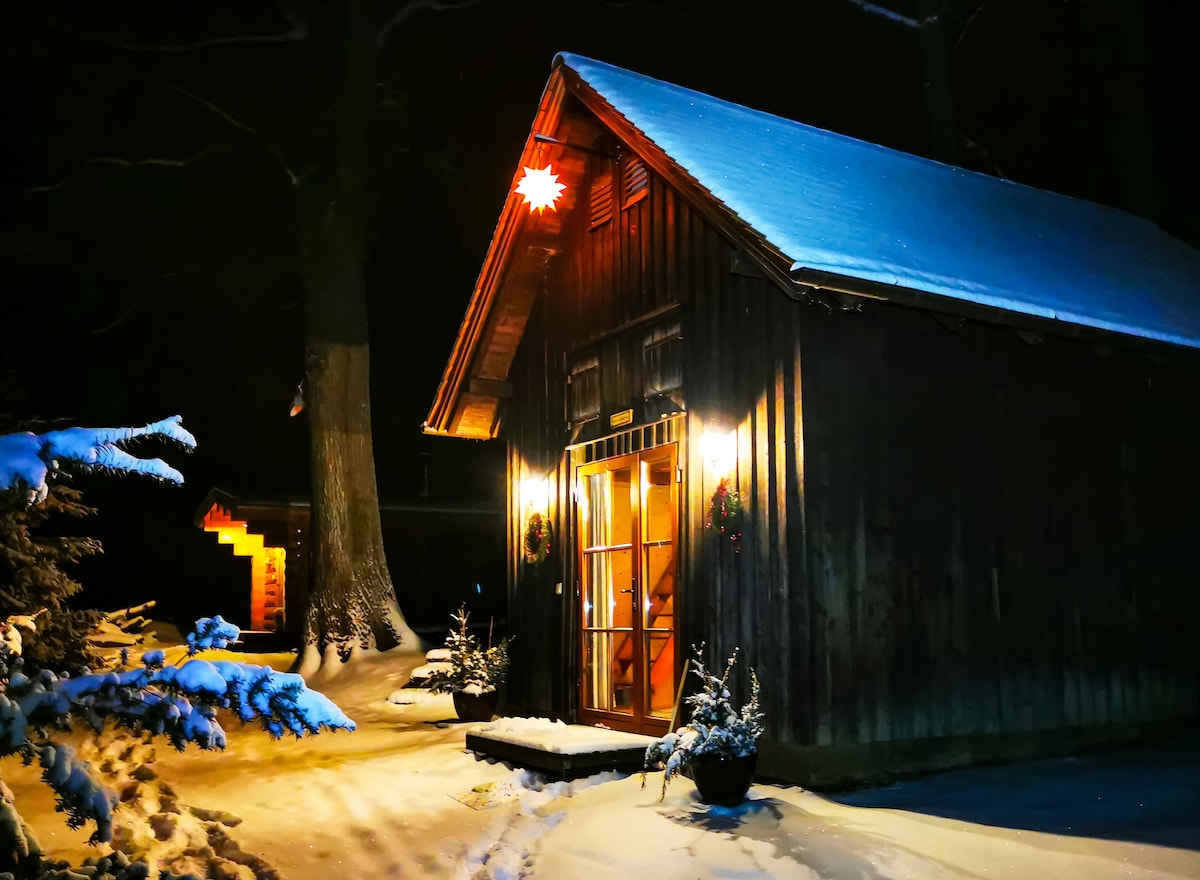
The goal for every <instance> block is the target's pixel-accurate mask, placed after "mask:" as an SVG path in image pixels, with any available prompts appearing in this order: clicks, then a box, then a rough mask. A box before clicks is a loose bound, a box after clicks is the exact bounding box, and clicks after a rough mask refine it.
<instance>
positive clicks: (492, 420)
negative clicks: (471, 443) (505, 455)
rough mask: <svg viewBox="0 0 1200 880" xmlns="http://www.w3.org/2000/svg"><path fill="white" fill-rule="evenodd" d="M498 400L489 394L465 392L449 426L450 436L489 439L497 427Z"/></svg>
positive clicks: (493, 435)
mask: <svg viewBox="0 0 1200 880" xmlns="http://www.w3.org/2000/svg"><path fill="white" fill-rule="evenodd" d="M499 410H500V400H499V399H498V398H496V397H493V396H492V395H490V394H479V393H474V392H470V391H468V392H465V393H463V394H461V395H460V396H459V406H458V410H457V412H456V413H455V417H454V421H453V423H452V425H451V427H450V435H451V436H452V437H462V438H464V439H467V440H491V439H493V438H494V437H495V436H496V432H497V430H498V429H499V426H500V425H499Z"/></svg>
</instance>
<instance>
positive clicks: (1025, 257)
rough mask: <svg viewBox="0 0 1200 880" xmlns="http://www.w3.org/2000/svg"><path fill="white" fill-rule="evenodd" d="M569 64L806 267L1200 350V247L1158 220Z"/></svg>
mask: <svg viewBox="0 0 1200 880" xmlns="http://www.w3.org/2000/svg"><path fill="white" fill-rule="evenodd" d="M557 63H560V64H562V65H565V66H566V67H567V68H568V69H569V70H571V71H573V72H574V73H575V74H577V75H578V77H579V78H580V79H581V80H582V81H583V82H584V83H585V84H586V85H587V86H588V87H590V88H591V89H592V90H593V91H594V92H595V93H596V94H597V95H598V96H599V97H600V98H602V99H603V100H604V101H605V102H607V103H608V104H609V105H610V106H611V107H612V109H613V110H615V111H616V112H617V113H618V114H620V115H621V116H622V117H624V118H625V120H626V121H627V122H628V123H629V124H630V125H632V126H633V127H634V128H636V129H638V130H639V131H640V132H641V133H642V134H644V135H645V137H646V138H647V139H649V140H650V141H652V142H653V144H654V145H656V146H657V147H658V148H659V149H660V150H661V151H662V152H663V153H664V154H665V155H666V156H667V157H668V158H669V159H670V160H671V161H672V162H674V163H675V164H676V165H677V166H678V167H679V168H680V169H681V170H682V171H683V172H684V173H686V174H687V175H689V176H690V177H691V178H693V179H694V180H695V182H696V183H697V184H699V185H700V186H701V187H703V188H704V189H706V190H707V191H708V192H709V193H711V194H712V196H713V198H714V199H716V200H717V201H719V202H721V203H723V204H724V206H725V207H726V208H727V209H728V210H729V211H731V212H732V213H733V214H735V215H736V216H737V218H739V219H740V220H741V221H742V222H744V223H745V224H746V225H747V226H748V227H750V228H751V229H752V230H754V231H755V232H757V233H758V235H760V236H762V238H764V239H765V240H766V241H767V242H769V243H770V244H771V245H773V246H774V247H775V248H777V249H778V250H779V251H781V252H782V253H783V254H784V255H785V256H786V257H787V258H788V259H790V260H791V261H792V269H793V270H795V271H798V270H805V269H809V270H815V271H817V272H827V273H833V274H835V275H838V276H842V277H845V278H851V279H859V280H862V281H867V282H874V283H879V284H885V285H894V286H897V287H900V288H904V289H906V290H909V291H917V292H922V293H930V294H936V295H939V296H945V297H950V298H952V299H955V300H960V301H966V302H970V303H976V304H980V305H984V306H989V307H993V308H997V309H1003V310H1006V311H1009V312H1016V313H1019V314H1023V315H1031V316H1035V317H1038V318H1047V319H1052V320H1058V321H1063V322H1067V323H1070V324H1076V325H1082V326H1085V327H1093V328H1099V329H1102V330H1110V331H1115V332H1117V333H1123V334H1130V335H1133V336H1138V337H1143V338H1146V339H1154V340H1160V341H1164V342H1169V343H1175V344H1178V345H1184V346H1189V347H1193V348H1200V253H1198V252H1197V251H1195V250H1193V249H1192V248H1190V247H1188V246H1187V245H1185V244H1184V243H1182V242H1180V241H1178V240H1177V239H1175V238H1173V237H1171V236H1170V235H1168V234H1167V233H1165V232H1163V231H1162V230H1161V229H1159V228H1158V227H1157V226H1155V225H1154V224H1153V223H1151V222H1149V221H1147V220H1144V219H1142V218H1140V217H1136V216H1134V215H1131V214H1128V213H1125V212H1122V211H1119V210H1116V209H1113V208H1106V207H1102V206H1100V205H1096V204H1093V203H1091V202H1086V201H1082V200H1079V199H1073V198H1069V197H1067V196H1062V195H1058V194H1055V193H1050V192H1046V191H1044V190H1039V189H1035V188H1033V187H1029V186H1023V185H1021V184H1016V183H1012V182H1011V181H1007V180H1002V179H999V178H994V177H989V176H987V175H983V174H978V173H975V172H972V171H965V170H963V169H961V168H955V167H952V166H949V165H945V164H942V163H939V162H934V161H931V160H929V159H923V158H920V157H917V156H912V155H909V154H906V153H901V152H898V151H896V150H891V149H888V148H886V147H881V146H878V145H875V144H871V143H867V142H865V141H860V140H855V139H854V138H850V137H846V136H844V135H839V134H835V133H833V132H829V131H823V130H821V129H818V128H813V127H812V126H809V125H804V124H802V123H799V122H794V121H792V120H789V119H784V118H782V117H779V116H773V115H771V114H769V113H763V112H761V111H757V110H751V109H749V108H746V107H743V106H740V105H738V104H733V103H730V102H728V101H722V100H720V99H718V98H714V97H712V96H710V95H705V94H702V93H700V92H696V91H692V90H691V89H686V88H682V87H680V86H676V85H672V84H670V83H666V82H662V81H660V80H656V79H652V78H650V77H648V76H642V75H640V74H637V73H633V72H631V71H628V70H624V69H622V68H619V67H614V66H612V65H610V64H605V63H603V62H600V61H594V60H592V59H590V58H584V57H581V56H579V55H572V54H561V55H559V56H558V59H557Z"/></svg>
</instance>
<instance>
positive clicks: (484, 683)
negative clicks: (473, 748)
mask: <svg viewBox="0 0 1200 880" xmlns="http://www.w3.org/2000/svg"><path fill="white" fill-rule="evenodd" d="M450 617H451V619H452V620H453V621H454V622H455V624H456V625H457V630H456V629H453V628H452V629H451V630H450V634H449V635H448V636H447V637H446V649H447V651H448V652H449V655H450V656H449V658H448V659H447V660H446V661H445V664H444V665H442V664H439V666H441V668H438V669H435V670H434V672H433V674H432V675H430V677H429V689H430V690H431V691H433V693H435V694H445V693H448V694H451V695H452V696H453V697H454V711H455V712H456V713H457V714H458V717H459V718H460V719H462V720H463V721H490V720H491V719H492V716H493V715H495V714H496V704H497V702H498V700H499V688H500V685H502V684H503V683H504V679H505V677H506V676H507V675H508V643H509V640H508V639H503V640H501V642H500V643H499V644H497V645H493V644H491V636H490V635H489V637H488V646H487V647H486V648H483V647H480V645H479V640H478V639H477V638H476V637H475V636H474V635H472V634H471V632H470V631H469V630H468V628H467V619H468V618H469V617H470V615H469V614H468V613H467V609H466V606H462V607H460V608H459V609H458V613H457V614H452V615H450Z"/></svg>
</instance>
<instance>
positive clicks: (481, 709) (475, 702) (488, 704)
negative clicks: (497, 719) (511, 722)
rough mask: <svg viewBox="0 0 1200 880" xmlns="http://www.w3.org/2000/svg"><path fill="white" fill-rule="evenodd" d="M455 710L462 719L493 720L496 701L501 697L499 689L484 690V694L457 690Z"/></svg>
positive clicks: (454, 695) (455, 693)
mask: <svg viewBox="0 0 1200 880" xmlns="http://www.w3.org/2000/svg"><path fill="white" fill-rule="evenodd" d="M453 697H454V712H455V714H456V715H458V717H459V720H461V721H491V720H492V717H493V716H494V715H495V714H496V703H497V701H498V700H499V699H500V692H499V691H484V692H483V693H482V694H468V693H465V692H464V691H455V692H454V694H453Z"/></svg>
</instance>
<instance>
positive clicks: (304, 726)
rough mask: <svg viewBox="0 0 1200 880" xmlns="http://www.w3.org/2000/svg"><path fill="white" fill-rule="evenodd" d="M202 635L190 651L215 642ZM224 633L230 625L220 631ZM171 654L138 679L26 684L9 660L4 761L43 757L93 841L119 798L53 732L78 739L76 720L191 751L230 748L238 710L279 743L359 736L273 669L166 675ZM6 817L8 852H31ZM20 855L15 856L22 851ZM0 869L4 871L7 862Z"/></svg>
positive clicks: (217, 667)
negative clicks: (228, 722)
mask: <svg viewBox="0 0 1200 880" xmlns="http://www.w3.org/2000/svg"><path fill="white" fill-rule="evenodd" d="M205 620H206V621H207V622H208V623H209V624H210V625H209V626H206V627H204V629H205V630H206V631H207V632H208V633H209V635H208V636H205V635H200V634H197V633H193V634H192V635H190V636H189V644H197V645H198V644H202V643H205V642H206V641H208V642H212V641H213V638H212V632H213V630H214V627H213V626H212V625H211V624H212V621H213V620H219V618H212V619H208V618H206V619H205ZM221 623H223V621H222V622H221ZM216 629H218V630H219V631H220V633H221V636H220V637H219V638H217V639H216V641H217V642H220V641H222V640H224V639H225V638H226V637H228V636H229V630H230V629H232V630H233V632H232V639H230V640H236V639H237V636H238V635H239V633H238V632H237V630H236V627H230V625H228V624H225V625H224V626H221V627H216ZM163 659H164V658H163V652H162V651H148V652H146V653H145V654H144V655H143V656H142V665H141V666H139V667H136V668H131V669H120V670H114V671H110V672H102V673H95V674H90V673H89V674H86V675H80V676H78V677H76V678H69V677H61V678H60V677H59V676H57V675H55V674H54V673H53V672H49V671H47V670H42V671H39V672H37V673H35V674H33V675H32V676H30V675H26V674H25V671H24V663H23V661H22V660H21V658H19V657H15V658H11V660H10V661H9V662H4V661H3V660H0V757H3V756H5V755H11V754H17V753H20V754H22V755H24V756H26V758H27V759H29V758H34V757H36V758H37V759H38V760H39V761H40V763H41V765H42V770H43V772H42V779H43V781H45V782H46V784H47V785H49V786H50V787H51V788H52V789H53V790H54V792H55V795H56V797H57V798H58V803H59V809H60V811H62V812H64V813H66V815H67V823H68V824H69V825H70V826H71V827H73V828H76V827H80V826H81V825H83V824H85V823H86V822H95V823H96V829H95V831H94V832H93V834H92V840H93V841H96V842H99V841H107V840H110V839H111V837H112V820H113V817H112V811H113V808H114V807H115V806H116V802H117V800H116V798H115V797H114V796H113V794H112V793H111V792H110V791H108V789H106V788H105V787H104V786H103V785H101V784H100V783H99V782H97V781H96V780H95V778H94V777H93V776H92V775H91V772H90V770H89V768H88V765H87V764H86V763H84V762H81V761H80V760H79V759H78V758H77V757H76V756H75V753H74V752H73V751H72V750H71V749H70V748H68V747H66V746H63V745H62V744H60V743H57V742H55V741H54V740H53V739H52V738H51V737H50V736H48V735H47V734H46V731H48V730H53V729H69V726H70V721H71V719H72V718H79V719H82V720H83V721H85V722H86V723H87V724H88V725H89V726H90V727H91V728H92V729H93V730H95V731H97V732H99V731H101V730H103V729H104V728H105V727H106V726H107V725H109V724H114V725H115V726H117V727H119V728H125V729H128V730H133V731H137V732H145V733H149V734H152V735H154V736H163V737H166V738H167V740H168V741H169V742H170V743H171V745H173V746H174V747H175V748H177V749H179V750H180V751H182V750H183V749H184V748H186V746H187V745H188V744H189V743H192V744H195V745H198V746H200V748H202V749H222V748H224V747H225V730H224V728H222V726H221V724H220V722H219V720H218V719H217V712H218V710H220V709H229V710H231V711H232V712H233V713H234V714H235V715H236V716H237V717H238V719H239V720H240V721H242V722H243V723H245V722H250V721H258V722H259V723H260V724H261V725H262V727H263V729H264V730H266V731H267V732H268V733H269V734H270V735H271V736H273V737H275V738H276V739H278V738H280V737H282V736H283V735H284V734H285V733H290V734H292V735H294V736H295V737H297V738H300V737H303V736H305V735H313V734H317V733H320V732H322V731H333V730H348V731H352V730H354V729H355V724H354V722H353V721H351V720H350V719H349V718H348V717H346V714H345V713H344V712H342V710H341V709H339V708H338V707H337V706H336V705H335V704H334V703H333V702H332V701H331V700H329V699H328V698H327V697H325V696H324V695H323V694H320V693H318V692H316V691H312V690H309V689H308V688H307V687H306V686H305V684H304V680H303V679H302V678H301V677H300V676H298V675H293V674H289V673H281V672H276V671H275V670H273V669H271V668H270V667H266V666H256V665H253V664H247V663H234V662H231V661H225V660H215V661H209V660H202V659H192V660H188V661H187V662H186V663H184V664H183V665H181V666H164V665H163ZM11 812H12V813H13V815H12V816H7V817H6V814H5V811H4V809H3V806H2V805H0V852H3V851H10V850H11V851H13V852H21V851H28V849H29V846H28V841H26V842H25V843H22V841H23V840H25V837H24V836H21V837H19V838H18V837H17V836H15V835H16V833H17V832H21V833H22V835H23V825H22V824H21V823H19V822H17V821H16V820H15V819H14V816H15V817H16V818H18V819H19V816H18V815H17V814H16V813H15V809H13V810H12V811H11ZM14 848H15V849H14ZM0 861H3V859H2V858H0Z"/></svg>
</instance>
